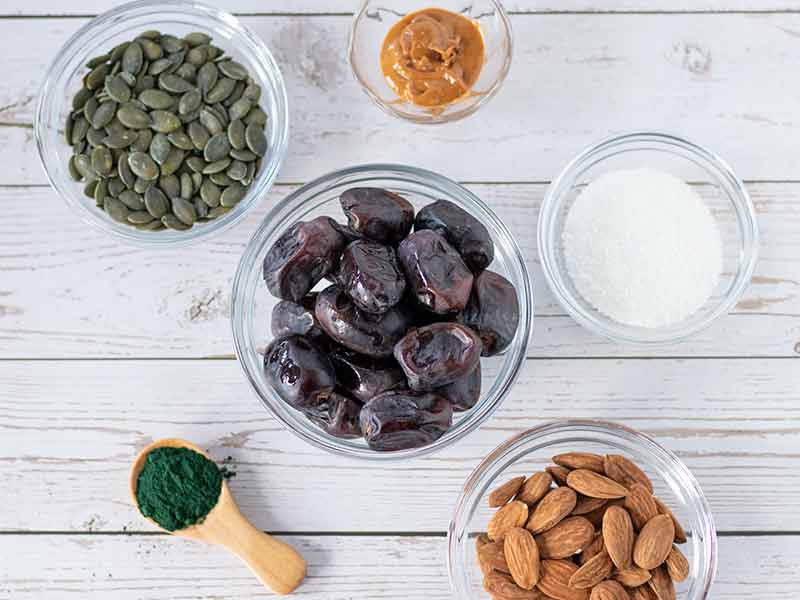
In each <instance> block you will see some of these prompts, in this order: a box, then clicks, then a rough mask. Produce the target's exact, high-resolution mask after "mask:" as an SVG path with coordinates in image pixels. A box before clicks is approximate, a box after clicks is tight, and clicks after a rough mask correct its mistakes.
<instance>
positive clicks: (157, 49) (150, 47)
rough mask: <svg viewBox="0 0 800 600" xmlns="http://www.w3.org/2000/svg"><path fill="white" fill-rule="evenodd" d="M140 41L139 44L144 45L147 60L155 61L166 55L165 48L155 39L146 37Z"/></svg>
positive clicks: (143, 50) (143, 49)
mask: <svg viewBox="0 0 800 600" xmlns="http://www.w3.org/2000/svg"><path fill="white" fill-rule="evenodd" d="M139 37H142V36H139ZM138 41H139V45H141V47H142V52H143V53H144V55H145V57H146V58H147V60H149V61H154V60H158V59H159V58H161V57H162V56H164V50H163V49H162V48H161V46H160V45H159V44H157V43H156V42H154V41H153V40H150V39H147V38H145V39H141V40H138Z"/></svg>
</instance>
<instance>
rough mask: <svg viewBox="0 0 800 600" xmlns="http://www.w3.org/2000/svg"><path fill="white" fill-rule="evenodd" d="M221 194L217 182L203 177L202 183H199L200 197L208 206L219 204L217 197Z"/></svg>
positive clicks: (212, 206)
mask: <svg viewBox="0 0 800 600" xmlns="http://www.w3.org/2000/svg"><path fill="white" fill-rule="evenodd" d="M221 194H222V192H221V191H220V189H219V187H218V186H217V184H215V183H214V182H213V181H211V180H210V179H207V178H203V183H202V184H201V185H200V198H201V199H202V200H203V202H205V203H206V204H207V205H208V206H209V207H210V208H214V207H215V206H219V197H220V195H221Z"/></svg>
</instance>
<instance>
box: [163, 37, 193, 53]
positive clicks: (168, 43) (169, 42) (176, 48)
mask: <svg viewBox="0 0 800 600" xmlns="http://www.w3.org/2000/svg"><path fill="white" fill-rule="evenodd" d="M186 46H187V44H186V42H184V41H183V40H179V39H178V38H176V37H175V36H174V35H164V36H161V47H162V48H163V49H164V51H165V52H169V53H170V54H174V53H175V52H180V51H181V50H183V49H185V48H186Z"/></svg>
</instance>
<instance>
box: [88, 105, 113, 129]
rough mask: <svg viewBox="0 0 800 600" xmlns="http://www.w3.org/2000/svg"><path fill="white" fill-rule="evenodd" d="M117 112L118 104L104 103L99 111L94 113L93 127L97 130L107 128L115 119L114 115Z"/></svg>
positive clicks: (98, 108) (99, 107)
mask: <svg viewBox="0 0 800 600" xmlns="http://www.w3.org/2000/svg"><path fill="white" fill-rule="evenodd" d="M116 112H117V103H116V102H111V101H109V102H103V103H102V104H101V105H100V106H98V107H97V110H95V111H94V114H93V115H92V118H91V121H92V127H94V128H95V129H100V128H102V127H105V126H106V125H108V124H109V123H111V120H112V119H113V118H114V115H115V114H116Z"/></svg>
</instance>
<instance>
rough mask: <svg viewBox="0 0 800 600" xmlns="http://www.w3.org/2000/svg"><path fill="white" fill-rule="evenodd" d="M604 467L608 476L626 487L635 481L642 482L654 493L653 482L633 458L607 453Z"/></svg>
mask: <svg viewBox="0 0 800 600" xmlns="http://www.w3.org/2000/svg"><path fill="white" fill-rule="evenodd" d="M603 468H604V471H605V474H606V476H607V477H610V478H611V479H613V480H614V481H616V482H617V483H619V484H621V485H623V486H625V487H626V488H627V487H630V486H632V485H633V484H634V483H641V484H642V485H643V486H645V487H646V488H647V491H648V492H650V493H651V494H652V493H653V482H652V481H650V478H649V477H648V476H647V475H645V472H644V471H642V470H641V469H640V468H639V467H638V466H637V465H636V463H634V462H633V461H632V460H631V459H629V458H625V457H624V456H620V455H619V454H606V456H605V457H604V459H603Z"/></svg>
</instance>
